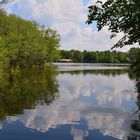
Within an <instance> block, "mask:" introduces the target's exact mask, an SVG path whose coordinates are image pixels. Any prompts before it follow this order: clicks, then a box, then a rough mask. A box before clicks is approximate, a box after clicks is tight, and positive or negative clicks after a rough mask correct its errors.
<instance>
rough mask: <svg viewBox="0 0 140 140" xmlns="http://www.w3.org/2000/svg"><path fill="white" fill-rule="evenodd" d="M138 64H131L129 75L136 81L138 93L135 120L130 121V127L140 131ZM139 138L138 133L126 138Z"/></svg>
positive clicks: (132, 139)
mask: <svg viewBox="0 0 140 140" xmlns="http://www.w3.org/2000/svg"><path fill="white" fill-rule="evenodd" d="M139 68H140V65H139V63H134V64H133V65H132V66H131V69H130V72H129V77H130V78H131V79H133V80H135V81H136V92H137V93H138V96H137V101H136V103H137V110H136V112H135V115H136V116H137V117H136V120H134V121H133V122H132V125H131V128H132V129H133V130H134V131H137V132H138V133H140V69H139ZM138 139H140V134H138V135H132V136H129V138H128V140H138Z"/></svg>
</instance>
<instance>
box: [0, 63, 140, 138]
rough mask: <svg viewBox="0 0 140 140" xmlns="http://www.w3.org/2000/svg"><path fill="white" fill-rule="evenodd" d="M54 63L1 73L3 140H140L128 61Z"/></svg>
mask: <svg viewBox="0 0 140 140" xmlns="http://www.w3.org/2000/svg"><path fill="white" fill-rule="evenodd" d="M54 65H55V68H52V67H49V68H45V69H42V70H35V69H33V70H21V71H16V72H13V71H10V70H9V71H2V72H1V74H0V139H1V140H25V139H26V140H58V139H60V140H93V139H95V140H119V139H125V140H137V139H140V131H138V129H137V127H135V122H137V121H139V113H137V112H138V111H139V106H138V93H137V90H136V82H135V80H132V78H131V76H130V74H129V72H128V65H113V64H112V65H108V64H62V63H55V64H54Z"/></svg>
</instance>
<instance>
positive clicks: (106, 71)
mask: <svg viewBox="0 0 140 140" xmlns="http://www.w3.org/2000/svg"><path fill="white" fill-rule="evenodd" d="M127 72H128V70H126V69H94V70H74V71H61V73H62V74H63V73H69V74H71V75H79V74H83V75H87V74H95V75H106V76H116V75H121V74H125V73H127Z"/></svg>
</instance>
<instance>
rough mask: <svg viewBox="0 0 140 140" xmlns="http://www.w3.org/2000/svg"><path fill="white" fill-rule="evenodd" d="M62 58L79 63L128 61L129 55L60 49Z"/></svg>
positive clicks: (115, 52)
mask: <svg viewBox="0 0 140 140" xmlns="http://www.w3.org/2000/svg"><path fill="white" fill-rule="evenodd" d="M60 55H61V58H62V59H72V61H73V62H79V63H82V62H83V63H128V62H129V59H128V58H129V56H128V54H127V53H124V52H117V51H100V52H99V51H95V52H94V51H83V52H81V51H78V50H70V51H66V50H60Z"/></svg>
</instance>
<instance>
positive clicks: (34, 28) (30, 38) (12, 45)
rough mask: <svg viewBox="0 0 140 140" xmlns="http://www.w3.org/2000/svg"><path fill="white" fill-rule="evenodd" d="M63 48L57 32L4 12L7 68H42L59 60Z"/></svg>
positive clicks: (2, 46) (1, 46) (0, 53)
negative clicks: (60, 47) (60, 49)
mask: <svg viewBox="0 0 140 140" xmlns="http://www.w3.org/2000/svg"><path fill="white" fill-rule="evenodd" d="M59 46H60V36H59V35H58V34H57V32H56V31H54V30H52V29H49V28H44V27H40V26H39V25H38V24H37V23H36V22H31V21H26V20H23V19H21V18H19V17H17V16H15V15H12V14H9V15H7V14H6V13H5V12H4V11H3V10H0V62H1V63H2V64H4V65H5V66H8V67H10V68H15V67H32V66H33V67H40V66H41V67H42V66H43V65H44V64H45V63H48V62H53V61H54V60H56V59H58V57H59V50H58V48H59Z"/></svg>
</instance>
